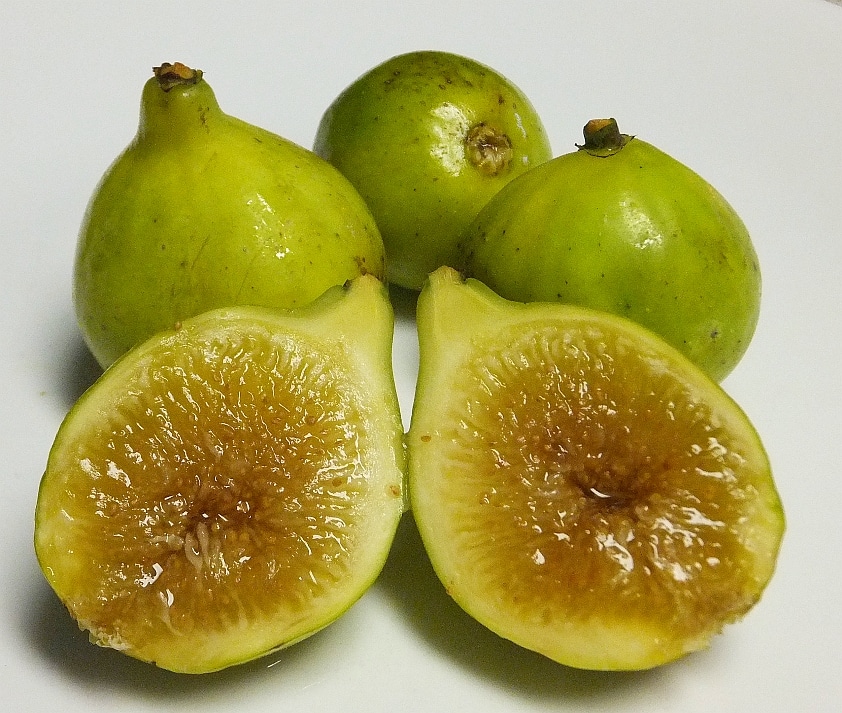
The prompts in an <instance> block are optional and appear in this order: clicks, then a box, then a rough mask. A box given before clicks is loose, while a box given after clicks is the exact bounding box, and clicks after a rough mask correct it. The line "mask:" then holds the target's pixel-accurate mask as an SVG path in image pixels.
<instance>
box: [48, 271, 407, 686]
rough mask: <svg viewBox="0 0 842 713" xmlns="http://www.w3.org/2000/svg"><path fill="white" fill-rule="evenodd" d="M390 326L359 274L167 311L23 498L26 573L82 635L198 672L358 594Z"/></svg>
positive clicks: (372, 574)
mask: <svg viewBox="0 0 842 713" xmlns="http://www.w3.org/2000/svg"><path fill="white" fill-rule="evenodd" d="M392 328H393V313H392V308H391V304H390V302H389V299H388V294H387V291H386V288H385V286H384V285H383V284H382V283H381V282H380V281H378V280H377V279H376V278H375V277H374V276H372V275H364V276H360V277H358V278H356V279H355V280H354V281H352V282H350V283H349V284H348V285H347V286H338V287H333V288H330V289H329V290H328V291H327V292H326V293H325V294H324V295H323V296H322V297H321V298H318V299H317V300H315V301H314V302H311V303H310V304H309V305H307V306H304V307H301V308H297V309H295V310H280V309H272V308H267V307H257V306H235V307H222V308H217V309H215V310H210V311H208V312H205V313H202V314H201V315H198V316H195V317H191V318H188V319H185V320H184V322H182V324H181V326H180V327H179V328H178V329H177V330H169V331H164V332H162V333H159V334H158V335H155V336H153V337H151V338H150V339H149V340H147V341H145V342H144V343H142V344H141V345H138V346H136V347H134V348H133V349H132V350H130V351H129V352H127V353H126V354H125V355H123V356H122V357H121V358H120V359H118V360H117V361H116V362H115V363H114V364H113V365H112V366H111V367H110V368H109V369H107V370H106V371H105V372H104V373H103V374H102V375H101V377H100V378H99V380H97V381H96V382H95V383H94V384H93V385H92V386H91V387H90V388H89V390H88V391H86V392H85V394H84V395H83V396H82V397H81V398H80V400H79V401H78V402H77V403H76V405H75V406H74V407H73V408H72V409H71V411H70V412H69V413H68V415H67V417H66V418H65V420H64V421H63V422H62V424H61V426H60V428H59V431H58V434H57V436H56V439H55V442H54V444H53V446H52V449H51V451H50V454H49V458H48V462H47V466H46V470H45V472H44V475H43V478H42V480H41V485H40V489H39V493H38V499H37V504H36V511H35V550H36V553H37V556H38V561H39V563H40V566H41V568H42V570H43V572H44V575H45V576H46V579H47V580H48V582H49V584H50V585H51V586H52V588H53V589H54V590H55V593H56V594H57V596H58V597H59V598H60V600H61V601H62V602H63V603H64V605H65V606H66V607H67V609H68V610H69V612H70V614H71V615H72V617H73V618H74V619H75V620H76V621H77V622H78V624H79V626H80V627H82V628H83V629H85V630H87V631H88V632H89V634H90V638H91V640H92V641H93V642H94V643H96V644H99V645H101V646H104V647H111V648H114V649H117V650H119V651H122V652H123V653H125V654H127V655H129V656H132V657H134V658H137V659H141V660H143V661H148V662H153V663H155V664H156V665H157V666H159V667H161V668H164V669H168V670H171V671H177V672H184V673H203V672H207V671H214V670H218V669H221V668H224V667H228V666H231V665H234V664H237V663H242V662H245V661H248V660H251V659H254V658H256V657H259V656H261V655H263V654H265V653H268V652H270V651H273V650H275V649H277V648H280V647H283V646H287V645H290V644H292V643H295V642H297V641H299V640H301V639H303V638H305V637H307V636H309V635H310V634H312V633H314V632H315V631H318V630H319V629H321V628H323V627H325V626H326V625H328V624H329V623H331V622H332V621H334V620H335V619H336V618H337V617H339V616H340V615H341V614H342V613H343V612H344V611H345V610H347V609H348V608H349V607H350V606H351V605H352V604H353V603H354V601H356V600H357V599H358V598H359V597H360V596H361V595H362V594H363V593H364V592H365V591H366V589H367V588H368V586H369V585H370V584H371V583H372V582H373V581H374V579H375V578H376V577H377V576H378V573H379V571H380V569H381V567H382V566H383V564H384V562H385V560H386V556H387V553H388V550H389V547H390V545H391V542H392V538H393V536H394V533H395V530H396V528H397V523H398V520H399V518H400V516H401V513H402V512H403V509H404V508H403V497H402V492H403V491H402V488H403V482H402V481H403V474H404V451H403V442H402V438H403V429H402V426H401V420H400V412H399V408H398V401H397V396H396V393H395V386H394V381H393V379H392V378H391V375H392V372H391V343H392V341H391V340H392Z"/></svg>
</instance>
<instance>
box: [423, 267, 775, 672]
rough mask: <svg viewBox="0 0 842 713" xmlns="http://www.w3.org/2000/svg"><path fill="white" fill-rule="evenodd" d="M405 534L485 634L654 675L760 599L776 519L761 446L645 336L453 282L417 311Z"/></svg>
mask: <svg viewBox="0 0 842 713" xmlns="http://www.w3.org/2000/svg"><path fill="white" fill-rule="evenodd" d="M418 337H419V345H420V368H419V375H418V387H417V391H416V396H415V402H414V406H413V412H412V421H411V425H410V430H409V433H408V437H407V446H408V453H409V494H410V502H411V508H412V511H413V513H414V516H415V520H416V522H417V524H418V529H419V532H420V535H421V538H422V541H423V543H424V546H425V548H426V550H427V552H428V554H429V557H430V561H431V562H432V564H433V567H434V569H435V570H436V572H437V574H438V576H439V578H440V579H441V581H442V583H443V585H444V587H445V589H446V590H447V592H448V593H449V594H450V595H451V596H452V597H453V599H454V600H455V601H456V602H457V603H458V604H459V605H460V606H461V607H462V608H463V609H464V610H465V611H466V612H468V613H469V614H470V615H472V616H473V617H474V618H475V619H477V620H478V621H479V622H481V623H482V624H484V625H485V626H486V627H488V628H489V629H491V630H492V631H494V632H496V633H497V634H499V635H500V636H502V637H505V638H507V639H509V640H511V641H513V642H515V643H516V644H519V645H520V646H522V647H525V648H528V649H531V650H534V651H537V652H540V653H541V654H543V655H545V656H547V657H549V658H550V659H552V660H554V661H557V662H559V663H561V664H565V665H568V666H572V667H577V668H584V669H594V670H637V669H646V668H652V667H654V666H657V665H661V664H664V663H666V662H669V661H672V660H675V659H677V658H679V657H681V656H683V655H685V654H688V653H689V652H692V651H696V650H698V649H701V648H703V647H706V646H708V645H709V643H710V642H711V640H712V638H713V637H714V636H715V635H716V634H718V633H719V632H720V631H721V630H722V628H723V627H724V626H725V625H727V624H729V623H732V622H735V621H737V620H738V619H740V618H741V617H743V616H744V615H745V614H746V613H747V612H748V611H749V610H750V609H751V608H752V607H753V606H754V605H755V604H756V603H757V602H758V601H759V599H760V597H761V594H762V592H763V591H764V589H765V587H766V586H767V584H768V582H769V581H770V579H771V577H772V575H773V572H774V569H775V564H776V561H777V555H778V552H779V548H780V544H781V539H782V537H783V533H784V529H785V519H784V513H783V508H782V505H781V501H780V498H779V496H778V493H777V490H776V487H775V483H774V480H773V477H772V473H771V468H770V463H769V460H768V457H767V454H766V452H765V450H764V447H763V444H762V442H761V440H760V437H759V435H758V433H757V431H756V430H755V428H754V427H753V425H752V424H751V422H750V421H749V419H748V417H747V415H746V414H745V412H744V411H742V409H741V408H740V407H739V406H738V405H737V404H736V403H735V402H734V401H733V400H732V399H731V398H730V397H729V396H728V395H727V394H726V393H725V392H724V391H723V389H722V387H721V386H720V385H719V384H718V383H717V382H715V381H714V380H712V379H711V378H710V377H709V376H708V375H707V374H706V373H705V372H704V371H702V370H701V369H700V368H699V367H698V366H696V365H695V364H694V363H693V362H691V361H690V360H689V359H687V357H685V356H684V355H683V354H682V353H681V352H679V351H678V350H677V349H675V348H674V347H672V346H671V345H670V344H668V343H667V342H666V341H664V340H663V339H662V338H661V337H660V336H658V335H657V334H655V333H654V332H652V331H650V330H648V329H646V328H645V327H642V326H641V325H639V324H638V323H636V322H634V321H632V320H629V319H627V318H624V317H620V316H618V315H614V314H611V313H609V312H604V311H600V310H592V309H590V308H586V307H581V306H578V305H568V304H559V303H552V302H533V303H520V302H512V301H508V300H505V299H503V298H501V297H500V296H499V295H497V294H495V293H494V292H492V291H491V290H490V289H489V288H488V287H487V286H485V285H484V284H483V283H481V282H479V281H477V280H474V279H468V280H467V281H465V280H463V279H462V277H461V276H460V275H459V274H457V273H456V272H455V271H453V270H450V269H447V268H442V269H440V270H437V271H436V272H434V273H433V274H432V275H431V277H430V280H429V282H428V284H427V285H426V286H425V288H424V289H423V291H422V292H421V294H420V297H419V301H418Z"/></svg>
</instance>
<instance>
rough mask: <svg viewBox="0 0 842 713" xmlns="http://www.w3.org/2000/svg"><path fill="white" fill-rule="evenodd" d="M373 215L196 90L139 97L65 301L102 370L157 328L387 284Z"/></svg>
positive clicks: (319, 171) (200, 85)
mask: <svg viewBox="0 0 842 713" xmlns="http://www.w3.org/2000/svg"><path fill="white" fill-rule="evenodd" d="M384 261H385V253H384V249H383V244H382V240H381V238H380V234H379V231H378V229H377V226H376V224H375V223H374V220H373V218H372V217H371V214H370V212H369V211H368V208H367V207H366V206H365V204H364V202H363V201H362V199H361V198H360V196H359V195H358V194H357V192H356V191H355V190H354V188H353V187H352V186H351V185H350V184H349V183H348V182H347V180H346V179H345V178H343V177H342V176H341V174H339V172H338V171H336V169H334V168H333V167H332V166H330V165H329V164H328V163H327V162H325V161H323V160H322V159H320V158H319V157H318V156H316V155H315V154H313V153H312V152H310V151H308V150H306V149H304V148H302V147H300V146H298V145H296V144H294V143H292V142H290V141H288V140H286V139H283V138H281V137H279V136H277V135H275V134H272V133H270V132H268V131H265V130H263V129H260V128H258V127H255V126H252V125H250V124H247V123H245V122H243V121H241V120H239V119H236V118H234V117H231V116H229V115H227V114H225V113H223V112H222V111H221V109H220V108H219V105H218V103H217V101H216V98H215V96H214V93H213V90H212V89H211V87H210V86H209V85H208V84H207V82H206V81H205V80H204V79H203V78H201V79H199V81H198V82H196V83H194V84H186V85H177V86H174V87H172V88H171V89H169V90H168V91H163V90H162V88H161V86H160V84H159V81H158V79H157V78H156V77H152V78H151V79H150V80H149V81H148V82H147V83H146V85H145V86H144V89H143V94H142V101H141V115H140V125H139V128H138V132H137V135H136V137H135V138H134V140H133V141H132V142H131V144H130V145H129V146H128V147H127V148H126V150H125V151H124V152H123V153H122V154H121V155H120V156H119V157H118V158H117V160H116V161H115V162H114V163H113V164H112V166H111V167H110V168H109V169H108V171H107V172H106V174H105V175H104V177H103V178H102V180H101V182H100V184H99V186H98V187H97V189H96V191H95V193H94V195H93V196H92V198H91V201H90V204H89V206H88V209H87V212H86V214H85V217H84V220H83V223H82V226H81V230H80V234H79V240H78V246H77V253H76V262H75V272H74V294H73V297H74V302H75V306H76V312H77V317H78V321H79V324H80V326H81V329H82V332H83V334H84V337H85V340H86V342H87V343H88V345H89V347H90V349H91V351H92V352H93V354H94V356H95V357H96V358H97V360H98V361H99V362H100V364H101V365H102V366H107V365H108V364H110V363H111V362H113V361H114V360H115V359H116V358H117V357H118V356H120V355H121V354H123V353H124V352H125V351H127V350H128V349H129V348H130V347H132V346H133V345H135V344H137V343H138V342H140V341H142V340H143V339H145V338H146V337H148V336H150V335H152V334H154V333H156V332H158V331H159V330H161V329H165V328H168V327H172V326H173V325H174V324H176V323H178V322H179V321H181V320H183V319H185V318H187V317H190V316H192V315H195V314H198V313H200V312H203V311H205V310H208V309H211V308H216V307H224V306H234V305H240V304H248V305H258V306H267V307H279V308H290V307H296V306H300V305H304V304H306V303H308V302H310V301H311V300H313V299H314V298H316V297H318V296H319V295H320V294H321V293H322V292H324V291H325V290H326V289H327V288H329V287H331V286H333V285H336V284H342V283H343V282H345V281H346V280H349V279H352V278H354V277H356V276H358V275H360V274H361V273H371V274H373V275H375V276H376V277H378V278H382V277H384V271H385V265H384Z"/></svg>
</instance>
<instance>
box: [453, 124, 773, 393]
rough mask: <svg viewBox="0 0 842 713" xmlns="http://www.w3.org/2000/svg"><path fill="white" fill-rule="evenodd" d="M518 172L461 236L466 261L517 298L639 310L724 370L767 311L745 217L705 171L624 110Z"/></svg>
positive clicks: (718, 372)
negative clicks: (673, 153)
mask: <svg viewBox="0 0 842 713" xmlns="http://www.w3.org/2000/svg"><path fill="white" fill-rule="evenodd" d="M584 133H585V143H584V144H583V145H582V146H580V147H579V150H578V151H575V152H572V153H568V154H565V155H563V156H559V157H557V158H555V159H553V160H552V161H550V162H548V163H545V164H543V165H541V166H538V167H536V168H534V169H532V170H531V171H529V172H528V173H526V174H525V175H523V176H521V177H520V178H518V179H516V180H514V181H512V182H511V183H510V184H508V185H507V186H506V187H505V188H504V189H503V190H501V191H500V192H499V193H498V194H497V195H496V196H495V197H494V198H493V199H491V201H489V203H488V205H486V206H485V208H483V210H482V211H481V212H480V214H479V215H478V216H477V218H476V220H475V221H474V222H473V224H472V225H471V226H470V227H469V228H468V229H467V230H466V232H465V233H464V235H463V236H462V239H461V241H460V250H461V251H462V254H463V261H464V262H463V267H464V269H465V272H466V273H467V274H468V275H469V276H472V277H475V278H478V279H479V280H481V281H483V282H485V283H486V284H487V285H488V286H489V287H491V288H492V289H493V290H494V291H496V292H497V293H498V294H500V295H501V296H503V297H506V298H508V299H510V300H516V301H520V302H531V301H560V302H567V303H572V304H579V305H582V306H586V307H591V308H596V309H600V310H604V311H607V312H613V313H616V314H619V315H622V316H625V317H628V318H631V319H633V320H635V321H636V322H639V323H640V324H642V325H644V326H646V327H648V328H649V329H651V330H652V331H654V332H657V333H658V334H660V335H661V336H662V337H663V338H665V339H666V340H667V341H668V342H670V343H671V344H672V345H673V346H675V347H676V348H678V349H679V350H681V351H682V352H684V353H685V354H686V355H687V356H688V357H689V358H690V359H691V360H693V361H694V362H696V363H697V364H698V365H699V366H701V367H702V368H703V369H704V370H705V371H707V372H708V373H709V374H710V375H711V376H712V377H714V378H715V379H717V380H721V379H723V378H724V377H725V376H726V375H727V374H728V373H729V372H731V370H732V369H733V368H734V366H735V365H736V364H737V363H738V362H739V360H740V359H741V357H742V355H743V354H744V352H745V350H746V348H747V347H748V345H749V342H750V340H751V338H752V336H753V334H754V330H755V326H756V324H757V320H758V316H759V311H760V288H761V280H760V269H759V266H758V260H757V255H756V253H755V250H754V247H753V245H752V241H751V238H750V236H749V233H748V231H747V229H746V227H745V224H744V223H743V221H742V220H741V219H740V217H739V216H738V215H737V213H736V212H735V211H734V209H733V208H732V207H731V206H730V205H729V204H728V203H727V201H726V200H725V199H724V198H723V197H722V195H720V194H719V193H718V192H717V191H716V190H715V189H714V188H713V187H712V186H711V185H710V184H709V183H708V182H707V181H705V180H704V179H703V178H701V177H700V176H699V175H698V174H696V173H695V172H693V171H692V170H691V169H689V168H688V167H687V166H685V165H683V164H682V163H680V162H679V161H677V160H675V159H674V158H672V157H670V156H668V155H667V154H666V153H664V152H663V151H660V150H659V149H657V148H655V147H654V146H652V145H651V144H648V143H646V142H644V141H641V140H640V139H638V138H635V137H632V136H628V135H624V134H621V133H620V131H619V129H618V127H617V123H616V121H614V120H613V119H610V120H594V121H591V122H589V123H588V124H587V125H586V127H585V131H584Z"/></svg>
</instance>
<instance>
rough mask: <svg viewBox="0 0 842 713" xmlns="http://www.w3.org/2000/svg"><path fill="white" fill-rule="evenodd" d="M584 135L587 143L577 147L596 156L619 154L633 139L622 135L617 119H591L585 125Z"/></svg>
mask: <svg viewBox="0 0 842 713" xmlns="http://www.w3.org/2000/svg"><path fill="white" fill-rule="evenodd" d="M582 133H583V134H584V136H585V143H584V144H581V145H579V144H576V146H577V147H578V148H579V149H584V150H585V151H587V152H588V153H590V154H593V155H595V156H610V155H611V154H614V153H617V151H619V150H620V149H622V148H623V146H625V145H626V144H627V143H628V142H629V140H630V139H631V138H632V137H631V136H628V135H627V134H622V133H620V127H619V126H618V125H617V120H616V119H591V120H590V121H589V122H588V123H587V124H585V127H584V129H582Z"/></svg>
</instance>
